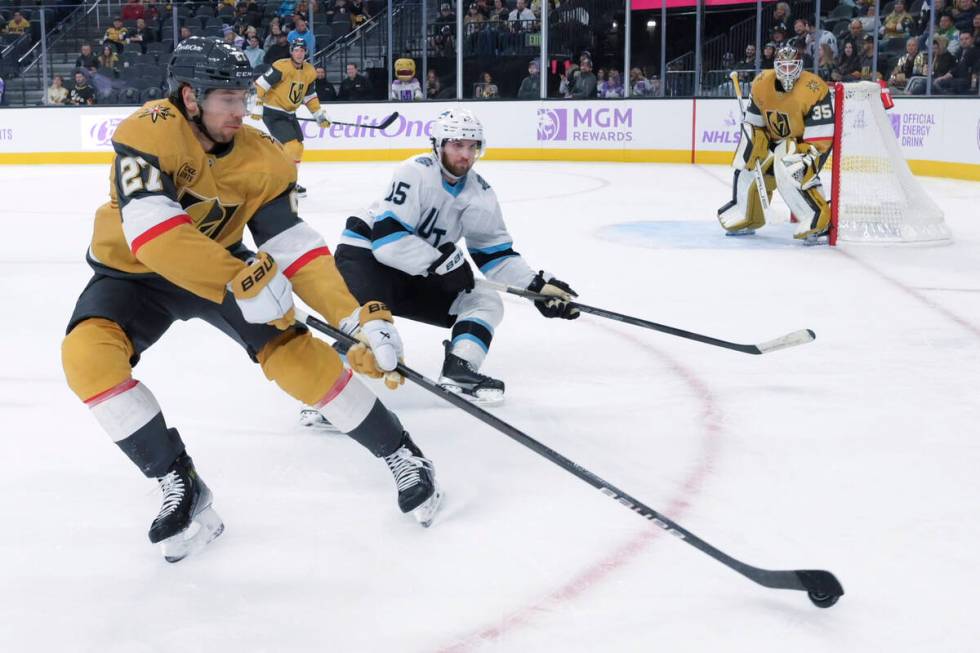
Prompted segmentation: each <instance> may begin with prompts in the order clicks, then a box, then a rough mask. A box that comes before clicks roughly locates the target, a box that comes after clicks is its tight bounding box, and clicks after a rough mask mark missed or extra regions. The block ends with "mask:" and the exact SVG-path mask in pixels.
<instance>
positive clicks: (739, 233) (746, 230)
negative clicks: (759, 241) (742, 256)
mask: <svg viewBox="0 0 980 653" xmlns="http://www.w3.org/2000/svg"><path fill="white" fill-rule="evenodd" d="M725 235H726V236H754V235H755V229H752V228H751V227H745V228H744V229H736V230H735V231H726V232H725Z"/></svg>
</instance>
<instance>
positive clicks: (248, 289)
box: [62, 37, 440, 562]
mask: <svg viewBox="0 0 980 653" xmlns="http://www.w3.org/2000/svg"><path fill="white" fill-rule="evenodd" d="M251 73H252V70H251V66H250V65H249V63H248V60H247V59H246V58H245V55H244V54H243V53H242V52H241V51H240V50H237V49H235V48H234V47H232V46H230V45H228V44H226V43H223V42H222V41H220V40H219V39H215V38H201V37H191V38H188V39H186V40H184V41H182V42H181V43H180V44H179V45H178V46H177V48H176V49H175V51H174V53H173V56H172V58H171V61H170V66H169V71H168V78H169V83H170V96H169V98H168V99H164V100H155V101H152V102H148V103H147V104H145V105H144V106H143V107H142V108H140V109H138V110H137V111H136V112H135V113H133V114H132V115H130V116H129V117H128V118H126V119H125V120H124V121H123V122H122V123H120V125H119V126H118V128H117V130H116V132H115V135H114V136H113V147H114V149H115V157H114V161H113V164H112V172H111V174H110V197H111V200H110V202H108V203H107V204H105V205H103V206H102V207H101V208H99V209H98V211H97V213H96V217H95V229H94V235H93V238H92V243H91V246H90V248H89V250H88V256H87V259H88V263H89V265H90V266H91V267H92V268H93V269H94V272H95V274H94V276H93V277H92V278H91V280H90V281H89V282H88V285H87V286H86V287H85V289H84V290H83V291H82V293H81V295H80V296H79V298H78V302H77V304H76V306H75V309H74V312H73V314H72V316H71V319H70V321H69V324H68V329H67V335H66V337H65V339H64V342H63V344H62V362H63V366H64V371H65V376H66V378H67V381H68V385H69V387H70V388H71V389H72V391H73V392H74V393H75V394H76V395H77V396H78V397H79V399H81V400H82V401H83V402H85V404H86V405H87V406H88V407H89V408H90V409H91V411H92V414H93V415H94V416H95V418H96V419H97V420H98V422H99V423H100V424H101V426H102V427H103V428H104V429H105V431H106V432H107V433H108V434H109V436H110V437H111V438H112V440H113V441H114V442H115V443H116V444H117V445H118V446H119V448H120V449H121V450H122V451H123V453H124V454H125V455H126V456H127V457H128V458H129V459H130V460H131V461H132V462H133V463H134V464H135V465H136V466H137V467H138V468H139V469H140V471H142V472H143V473H144V474H145V475H146V476H147V477H149V478H155V479H157V481H158V482H159V485H160V488H161V489H162V491H163V506H162V508H161V510H160V513H159V514H158V515H157V517H156V519H155V520H154V521H153V523H152V525H151V527H150V532H149V537H150V541H151V542H153V543H159V544H160V545H161V547H162V549H163V553H164V557H165V558H166V559H167V560H168V561H170V562H176V561H177V560H180V559H181V558H183V557H184V556H186V555H188V554H189V553H192V552H193V551H195V550H196V549H198V548H200V547H201V546H203V545H204V544H206V543H207V542H209V541H211V540H212V539H214V538H215V537H217V536H218V535H219V534H220V533H221V530H222V529H223V524H222V522H221V519H220V518H219V517H218V516H217V514H216V513H215V512H214V510H213V508H212V507H211V492H210V490H209V489H208V487H207V486H206V485H205V484H204V482H203V481H202V480H201V478H200V477H199V476H198V475H197V472H196V470H195V469H194V465H193V463H192V461H191V458H190V457H189V456H188V454H187V451H186V448H185V446H184V442H183V439H182V437H181V435H180V434H179V433H178V432H177V430H176V429H174V428H171V427H169V426H168V424H167V422H166V421H165V420H164V417H163V413H162V411H161V408H160V405H159V404H158V403H157V400H156V399H155V398H154V395H153V393H151V392H150V390H149V389H148V388H147V387H146V386H145V385H143V384H142V383H140V382H139V381H137V380H135V379H134V378H133V377H132V368H133V366H134V365H136V363H137V362H138V361H139V359H140V355H141V354H142V353H143V352H144V351H146V350H147V349H148V348H150V347H151V346H152V345H153V343H155V342H156V341H157V340H158V339H159V338H161V337H162V336H163V335H164V333H165V332H166V331H167V329H168V328H169V327H170V325H171V324H173V323H174V322H175V321H177V320H188V319H191V318H198V319H202V320H204V321H206V322H208V323H209V324H211V325H212V326H214V327H216V328H217V329H219V330H221V331H222V332H223V333H225V334H226V335H227V336H229V337H230V338H232V339H233V340H235V341H236V342H237V343H238V344H239V345H241V346H242V347H243V348H244V349H245V351H246V352H247V353H248V355H249V356H250V357H251V358H252V360H253V361H255V362H257V363H258V364H259V365H260V366H261V368H262V371H263V373H264V374H265V376H266V377H267V378H268V379H269V380H271V381H275V382H276V383H277V384H278V385H279V387H280V388H282V389H283V390H284V391H285V392H286V393H288V394H289V395H291V396H292V397H294V398H295V399H297V400H299V401H302V402H307V403H314V404H316V405H317V406H318V407H319V410H320V411H321V412H324V413H325V414H329V416H330V417H329V419H330V420H331V421H332V422H334V423H335V424H337V425H338V426H339V427H340V429H341V430H342V431H344V432H345V433H347V434H348V435H350V437H351V438H353V439H354V440H356V441H357V442H359V443H360V444H362V445H363V446H364V447H366V448H367V449H368V450H369V451H370V452H371V453H372V454H374V455H375V456H378V457H381V458H384V460H385V462H386V463H387V464H388V466H389V468H390V469H391V471H392V474H393V475H394V477H395V481H396V486H397V488H398V504H399V507H400V508H401V510H402V511H403V512H413V513H414V514H415V516H416V517H417V518H418V519H419V520H420V521H422V522H423V524H425V525H427V521H428V520H431V518H432V515H433V513H434V511H435V509H436V507H437V506H438V501H439V497H440V495H439V493H438V489H437V487H436V485H435V478H434V472H433V469H432V464H431V463H430V462H429V461H428V460H427V459H426V458H425V457H424V456H423V455H422V452H421V451H420V450H419V449H418V447H416V446H415V444H414V443H413V442H412V440H411V438H410V437H409V436H408V434H407V433H406V432H405V431H404V430H403V429H402V426H401V424H400V423H399V421H398V418H397V417H395V415H394V414H393V413H391V412H390V411H388V410H387V409H386V408H385V407H384V406H383V405H382V404H381V402H380V401H379V400H378V399H377V397H375V396H374V395H373V394H372V393H371V391H370V390H369V389H368V388H367V386H366V385H365V384H364V383H362V382H361V381H360V380H359V378H358V377H354V376H352V374H351V371H350V370H347V369H345V368H344V365H343V363H342V361H341V359H340V357H339V355H338V354H337V353H336V352H335V351H334V350H333V349H332V348H331V347H329V346H328V345H327V344H326V343H324V342H323V341H321V340H317V339H315V338H313V337H312V335H310V333H309V331H308V330H307V329H306V327H305V325H303V324H301V323H296V322H295V321H294V310H293V299H292V293H293V292H294V291H295V292H296V293H297V294H298V295H299V296H300V297H301V298H302V299H303V300H304V301H305V302H306V303H307V304H308V305H310V306H311V307H313V308H314V309H315V310H317V311H318V312H320V313H321V314H323V316H324V317H325V318H326V319H327V320H328V321H329V322H330V323H331V324H333V325H335V326H338V327H339V328H341V329H342V330H344V331H345V332H347V333H349V334H351V335H353V336H355V337H356V338H358V339H359V340H360V341H361V342H362V343H364V344H358V345H355V346H354V347H352V348H351V349H350V350H349V352H348V361H349V362H350V364H351V366H352V367H353V368H354V369H355V370H356V371H358V372H360V373H363V374H367V375H368V376H373V377H381V376H382V375H384V373H385V372H390V371H392V370H394V368H395V367H396V365H397V363H398V359H399V357H400V356H401V355H402V347H401V341H400V339H399V337H398V333H397V331H395V328H394V326H393V325H392V323H391V313H390V311H388V309H387V308H386V307H385V306H384V305H383V304H382V303H380V302H377V301H369V302H366V303H365V304H364V305H358V303H357V301H356V300H355V299H354V297H353V296H352V295H351V293H350V291H349V290H348V289H347V286H346V284H345V283H344V281H343V279H342V278H341V276H340V274H339V273H338V271H337V268H336V265H335V264H334V259H333V257H332V256H331V255H330V251H329V250H328V249H327V247H326V245H325V244H324V242H323V239H322V238H321V237H320V235H319V234H318V233H317V232H316V231H314V230H313V229H312V228H310V227H309V226H307V225H306V224H305V223H304V222H303V221H302V220H300V218H299V216H298V215H297V213H296V210H297V202H296V192H295V183H296V168H295V166H294V165H293V164H292V162H291V161H290V160H289V159H288V158H287V157H286V155H285V154H284V152H283V149H282V146H281V145H280V144H278V143H276V142H275V141H274V140H273V139H271V138H269V137H268V136H266V135H265V134H263V133H262V132H260V131H259V130H257V129H253V128H251V127H248V126H244V125H242V119H243V118H244V116H245V114H246V100H247V97H248V93H249V88H250V86H251ZM246 227H248V229H249V231H250V232H251V236H252V239H253V240H254V242H255V245H256V247H257V248H258V252H257V253H253V252H251V251H249V250H248V249H247V248H246V247H245V246H244V245H243V243H242V238H243V234H244V230H245V228H246ZM399 380H400V379H399V377H397V375H396V376H391V374H389V375H388V376H386V382H388V383H390V385H391V386H397V384H398V381H399Z"/></svg>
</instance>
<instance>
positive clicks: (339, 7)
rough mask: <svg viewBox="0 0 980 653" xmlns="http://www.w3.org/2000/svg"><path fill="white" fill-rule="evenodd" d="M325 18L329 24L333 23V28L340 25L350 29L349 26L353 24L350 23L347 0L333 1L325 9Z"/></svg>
mask: <svg viewBox="0 0 980 653" xmlns="http://www.w3.org/2000/svg"><path fill="white" fill-rule="evenodd" d="M327 18H329V19H330V22H331V23H333V25H334V26H336V25H337V24H338V23H341V24H343V25H345V26H346V28H347V29H350V26H351V25H352V24H353V23H352V21H351V15H350V6H349V5H348V4H347V0H334V3H333V5H332V6H331V7H330V8H329V9H327Z"/></svg>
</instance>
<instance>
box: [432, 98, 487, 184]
mask: <svg viewBox="0 0 980 653" xmlns="http://www.w3.org/2000/svg"><path fill="white" fill-rule="evenodd" d="M431 133H432V150H433V151H434V152H435V154H436V158H437V159H438V161H439V167H440V168H442V171H443V172H444V173H445V174H446V175H447V176H449V177H450V178H452V179H459V177H458V176H457V175H454V174H453V173H452V172H450V171H449V170H447V169H446V164H445V163H444V162H443V156H442V148H443V145H445V144H446V142H447V141H453V140H456V141H464V140H471V141H476V142H477V155H476V158H477V159H479V158H480V157H481V156H483V153H484V152H486V149H487V142H486V140H485V139H484V137H483V125H482V124H480V120H479V119H478V118H477V117H476V116H475V115H473V112H472V111H470V110H469V109H449V110H448V111H443V112H442V113H440V114H439V116H438V117H437V118H436V119H435V121H433V123H432V130H431ZM474 163H475V161H474Z"/></svg>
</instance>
